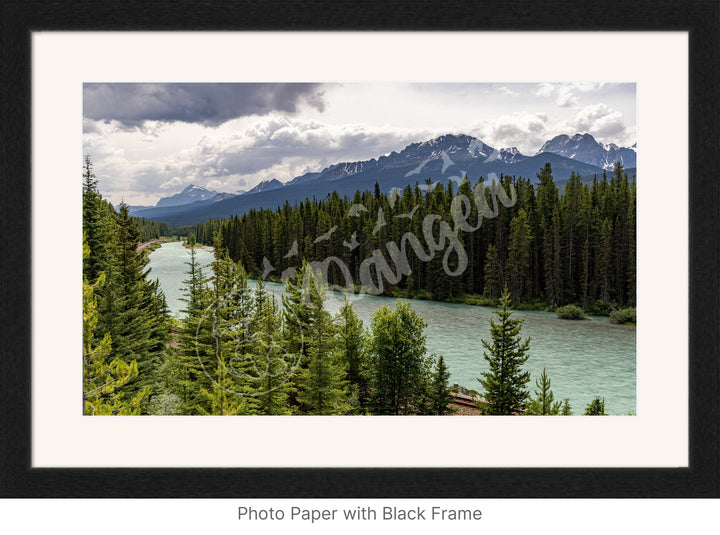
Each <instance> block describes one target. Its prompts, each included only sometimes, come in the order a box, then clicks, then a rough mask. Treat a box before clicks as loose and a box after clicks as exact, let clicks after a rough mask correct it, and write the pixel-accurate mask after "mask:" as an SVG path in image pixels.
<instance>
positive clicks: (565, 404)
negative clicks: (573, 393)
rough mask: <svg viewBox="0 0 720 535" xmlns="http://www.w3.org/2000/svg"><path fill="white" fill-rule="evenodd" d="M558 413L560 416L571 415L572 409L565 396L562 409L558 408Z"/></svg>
mask: <svg viewBox="0 0 720 535" xmlns="http://www.w3.org/2000/svg"><path fill="white" fill-rule="evenodd" d="M560 414H561V415H562V416H572V410H571V408H570V399H569V398H565V400H564V401H563V404H562V409H560Z"/></svg>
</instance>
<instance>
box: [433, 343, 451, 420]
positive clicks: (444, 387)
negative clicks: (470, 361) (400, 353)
mask: <svg viewBox="0 0 720 535" xmlns="http://www.w3.org/2000/svg"><path fill="white" fill-rule="evenodd" d="M449 379H450V370H449V369H448V367H447V365H446V364H445V359H444V358H443V356H442V355H440V357H439V358H438V360H437V364H436V366H435V371H434V372H433V374H432V377H431V380H430V390H429V392H428V398H429V400H428V401H429V406H428V410H427V414H435V415H440V416H442V415H446V414H452V413H454V412H456V409H453V408H452V407H450V404H451V403H452V402H453V401H454V400H455V398H453V396H452V393H451V392H452V391H451V387H450V385H449V384H448V381H449Z"/></svg>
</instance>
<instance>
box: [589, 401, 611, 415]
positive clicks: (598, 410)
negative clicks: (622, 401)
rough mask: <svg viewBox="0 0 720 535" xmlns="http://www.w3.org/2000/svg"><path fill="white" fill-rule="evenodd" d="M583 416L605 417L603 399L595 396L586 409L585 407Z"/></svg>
mask: <svg viewBox="0 0 720 535" xmlns="http://www.w3.org/2000/svg"><path fill="white" fill-rule="evenodd" d="M585 416H607V414H605V398H603V397H600V396H597V397H596V398H595V399H593V400H592V401H591V402H590V403H589V404H588V406H587V407H585Z"/></svg>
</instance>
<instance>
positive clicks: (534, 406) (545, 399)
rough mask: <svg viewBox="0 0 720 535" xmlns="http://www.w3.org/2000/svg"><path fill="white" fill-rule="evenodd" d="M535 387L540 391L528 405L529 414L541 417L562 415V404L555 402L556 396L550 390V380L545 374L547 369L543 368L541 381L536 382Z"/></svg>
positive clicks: (537, 391) (536, 392) (536, 391)
mask: <svg viewBox="0 0 720 535" xmlns="http://www.w3.org/2000/svg"><path fill="white" fill-rule="evenodd" d="M535 386H537V387H538V388H539V389H540V390H535V397H534V398H533V399H531V400H530V403H528V406H527V414H537V415H540V416H549V415H550V416H552V415H557V414H560V408H561V406H562V402H560V401H558V402H555V401H554V400H555V396H554V395H553V392H552V390H550V378H549V377H548V375H547V373H546V372H545V368H543V371H542V373H541V374H540V379H536V380H535ZM566 401H567V400H566Z"/></svg>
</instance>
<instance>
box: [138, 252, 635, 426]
mask: <svg viewBox="0 0 720 535" xmlns="http://www.w3.org/2000/svg"><path fill="white" fill-rule="evenodd" d="M189 259H190V253H189V252H188V250H187V249H185V248H184V247H183V246H182V244H181V243H180V242H170V243H166V244H164V245H163V246H162V247H160V248H159V249H157V250H155V251H153V252H152V253H151V254H150V268H151V272H150V274H149V275H148V277H149V278H151V279H155V278H158V279H159V280H160V285H161V287H162V289H163V291H164V292H165V297H166V298H167V302H168V307H169V308H170V310H171V311H172V313H173V314H176V315H178V316H179V315H180V314H181V312H180V311H181V310H182V308H183V305H184V303H183V302H182V301H181V300H180V298H181V297H182V287H183V282H182V281H183V280H184V279H186V277H187V276H186V274H185V272H186V270H187V265H186V264H185V262H187V261H189ZM197 259H198V262H200V264H202V265H205V266H207V265H209V264H210V262H211V261H212V252H211V251H208V250H197ZM251 284H253V283H252V281H251ZM267 288H268V289H269V290H271V291H272V292H273V293H274V294H275V295H280V294H281V293H282V291H283V286H282V285H281V284H274V283H267ZM394 303H395V300H394V299H392V298H388V297H377V296H362V297H361V298H360V299H355V300H353V307H354V309H355V311H356V312H357V314H358V316H359V317H360V319H362V320H363V322H364V324H365V326H366V327H368V326H369V325H370V321H371V320H372V313H373V311H374V310H376V309H377V308H379V307H381V306H383V305H386V306H390V307H392V306H393V305H394ZM410 303H411V306H412V307H413V309H415V311H416V312H417V313H418V314H420V315H421V316H422V317H423V318H424V319H425V321H426V322H427V324H428V326H427V328H426V331H425V333H426V335H427V340H426V343H427V349H428V352H429V353H435V354H436V355H443V356H444V357H445V361H446V363H447V365H448V367H449V368H450V374H451V375H450V382H451V383H453V382H457V383H458V384H460V385H463V386H465V387H467V388H471V389H475V390H478V391H480V390H482V386H481V385H480V383H478V381H477V378H478V377H480V374H481V373H482V372H483V371H486V370H487V368H488V367H487V363H486V361H485V360H484V359H483V356H482V355H483V349H484V348H483V346H482V342H481V339H482V338H485V339H486V340H489V339H490V320H491V319H492V318H496V316H495V314H493V309H491V308H488V307H478V306H471V305H457V304H451V303H438V302H434V301H418V300H412V299H411V300H410ZM341 305H342V294H339V293H335V292H330V293H329V297H328V300H327V302H326V306H327V308H328V310H329V311H330V312H331V313H333V314H335V313H336V312H337V311H338V310H339V309H340V306H341ZM513 316H514V317H517V318H521V319H523V320H524V322H523V326H522V331H521V335H522V336H523V338H528V337H529V338H530V339H531V342H530V358H529V359H528V360H527V362H526V363H525V369H526V370H528V371H530V374H531V382H530V383H529V385H530V392H531V394H532V393H533V390H534V389H535V380H536V379H537V378H538V377H539V376H540V373H541V372H542V370H543V368H545V369H546V370H547V374H548V376H549V377H550V379H551V381H552V387H551V388H552V391H553V393H554V395H555V400H557V401H560V400H563V399H565V398H569V399H570V405H571V407H572V410H573V414H582V413H583V411H584V410H585V406H586V405H587V404H588V403H590V401H592V399H593V398H594V397H595V396H603V397H604V398H605V409H606V411H607V412H608V413H610V414H627V413H628V412H630V411H635V408H636V336H635V327H633V326H626V325H614V324H612V323H610V321H609V320H608V319H607V318H598V317H591V318H590V319H589V320H587V321H569V320H561V319H558V318H557V316H556V315H555V314H554V313H550V312H524V311H517V312H514V314H513Z"/></svg>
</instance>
